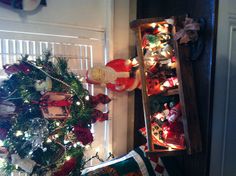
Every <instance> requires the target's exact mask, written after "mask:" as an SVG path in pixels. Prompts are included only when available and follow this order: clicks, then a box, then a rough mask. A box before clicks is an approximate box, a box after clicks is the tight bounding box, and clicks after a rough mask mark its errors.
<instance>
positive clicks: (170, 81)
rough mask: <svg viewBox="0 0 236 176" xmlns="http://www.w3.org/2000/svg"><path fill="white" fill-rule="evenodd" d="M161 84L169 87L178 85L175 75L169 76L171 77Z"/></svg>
mask: <svg viewBox="0 0 236 176" xmlns="http://www.w3.org/2000/svg"><path fill="white" fill-rule="evenodd" d="M162 85H163V86H164V87H168V88H171V87H174V86H178V85H179V82H178V79H177V78H176V77H171V78H168V79H167V80H166V81H165V82H164V83H163V84H162Z"/></svg>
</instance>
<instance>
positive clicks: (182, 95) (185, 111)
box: [130, 17, 202, 156]
mask: <svg viewBox="0 0 236 176" xmlns="http://www.w3.org/2000/svg"><path fill="white" fill-rule="evenodd" d="M178 20H181V18H178V19H177V18H174V17H172V18H168V19H167V20H166V19H165V18H150V19H139V20H135V21H132V22H131V23H130V27H131V28H132V29H133V30H134V31H135V36H136V47H137V55H138V62H139V67H140V73H141V84H142V101H143V111H144V120H145V128H146V134H147V135H146V138H147V147H148V149H147V154H148V155H154V154H156V155H158V156H168V155H176V154H182V153H188V154H192V153H195V152H200V151H201V150H202V144H201V134H200V129H199V120H198V111H197V105H196V96H195V86H194V81H193V71H192V62H191V61H188V60H187V59H185V56H186V53H187V51H186V47H182V46H179V45H178V43H177V42H176V41H174V40H173V38H171V41H172V44H173V48H174V53H175V58H176V68H175V69H176V76H177V78H178V83H179V85H178V88H175V89H169V90H168V91H167V92H165V93H164V94H163V95H164V96H172V95H178V96H179V102H180V106H181V112H182V124H183V128H184V136H185V144H186V146H185V148H186V149H185V150H179V149H168V148H166V149H158V150H157V149H155V148H154V143H153V139H152V131H151V130H152V128H151V123H152V121H151V119H152V117H151V112H150V101H149V98H150V97H149V96H148V94H147V81H146V80H147V78H146V70H147V68H146V65H145V58H144V57H145V56H144V49H143V47H142V44H143V43H142V38H143V35H144V33H145V31H151V30H153V24H154V25H165V24H168V25H171V35H170V36H171V37H173V36H174V34H175V31H176V24H178ZM167 21H168V22H170V21H172V22H173V23H172V24H170V23H167Z"/></svg>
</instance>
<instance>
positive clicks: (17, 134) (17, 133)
mask: <svg viewBox="0 0 236 176" xmlns="http://www.w3.org/2000/svg"><path fill="white" fill-rule="evenodd" d="M15 135H16V137H18V136H21V135H23V132H22V131H20V130H17V131H16V134H15Z"/></svg>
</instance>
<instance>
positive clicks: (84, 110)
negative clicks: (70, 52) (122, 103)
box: [0, 53, 93, 175]
mask: <svg viewBox="0 0 236 176" xmlns="http://www.w3.org/2000/svg"><path fill="white" fill-rule="evenodd" d="M51 60H52V56H51V55H50V53H45V54H44V55H43V56H42V57H38V58H37V59H36V61H29V60H28V56H24V57H22V59H21V60H20V61H19V64H17V65H16V66H19V65H23V66H24V67H27V68H28V69H29V70H27V71H28V72H27V73H25V72H24V71H22V70H18V71H17V72H15V73H12V74H11V75H10V76H9V79H7V80H5V81H4V82H3V84H2V85H1V88H0V92H1V93H0V96H1V99H0V100H1V102H4V101H8V102H12V103H13V104H14V105H15V107H16V112H17V113H16V115H15V116H13V117H11V118H10V119H8V120H7V123H8V124H9V126H10V127H9V128H8V133H7V137H6V139H5V141H4V147H5V148H6V149H7V150H8V152H9V154H8V158H10V156H11V154H18V155H19V156H20V158H22V159H24V158H29V159H31V160H33V161H35V162H36V165H35V166H34V169H33V171H32V173H31V174H37V175H44V174H45V173H46V172H48V171H52V170H53V171H57V170H58V168H60V167H61V166H63V164H64V163H65V162H66V159H68V157H71V158H75V159H76V167H75V168H72V171H71V172H70V175H79V174H80V170H81V169H82V168H81V166H82V165H83V162H84V161H83V160H82V158H83V152H84V145H82V144H81V141H78V140H77V139H76V135H75V134H74V133H73V128H74V127H75V126H79V127H81V128H83V129H90V127H91V113H92V111H93V107H92V106H91V103H90V102H89V100H88V97H89V92H88V91H87V90H86V89H84V88H83V85H82V84H81V82H80V81H79V80H78V78H77V76H76V75H75V74H73V73H71V72H69V71H68V65H67V60H66V58H56V64H54V63H52V61H51ZM47 77H50V78H51V80H52V90H51V91H52V92H63V93H70V94H72V95H73V97H72V105H71V107H70V116H71V117H69V118H68V119H67V120H66V121H59V120H47V121H48V136H47V137H46V138H45V139H43V140H44V141H43V149H42V148H38V149H37V150H33V151H32V145H28V144H29V142H28V141H32V136H30V135H29V134H28V133H27V132H28V131H30V130H33V127H32V126H31V125H32V123H31V121H32V119H36V118H42V119H44V117H43V115H42V112H41V109H40V106H39V104H37V103H32V102H40V98H41V97H42V94H41V93H40V92H39V91H36V88H35V86H34V84H35V82H36V81H37V80H46V78H47ZM1 123H6V122H5V121H4V122H1V120H0V127H1ZM17 133H18V134H17ZM16 134H17V135H16ZM55 135H56V138H55ZM68 135H70V138H69V139H67V138H68ZM65 141H66V142H65ZM15 169H18V170H22V168H20V167H18V168H17V167H16V166H15V165H14V164H12V163H11V159H8V160H7V164H6V165H5V171H6V173H7V174H10V173H11V172H12V171H13V170H15Z"/></svg>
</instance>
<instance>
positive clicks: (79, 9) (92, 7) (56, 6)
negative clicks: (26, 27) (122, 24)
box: [0, 0, 107, 30]
mask: <svg viewBox="0 0 236 176" xmlns="http://www.w3.org/2000/svg"><path fill="white" fill-rule="evenodd" d="M106 7H107V6H106V0H47V6H46V7H40V8H38V9H37V10H36V11H33V12H22V11H19V10H12V9H11V8H5V6H4V7H2V6H0V18H2V19H7V20H17V21H22V22H24V23H27V22H45V23H56V24H63V25H75V26H81V27H88V28H91V29H98V30H103V29H104V28H105V24H106V23H105V22H106V21H105V20H106V19H105V17H106Z"/></svg>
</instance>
